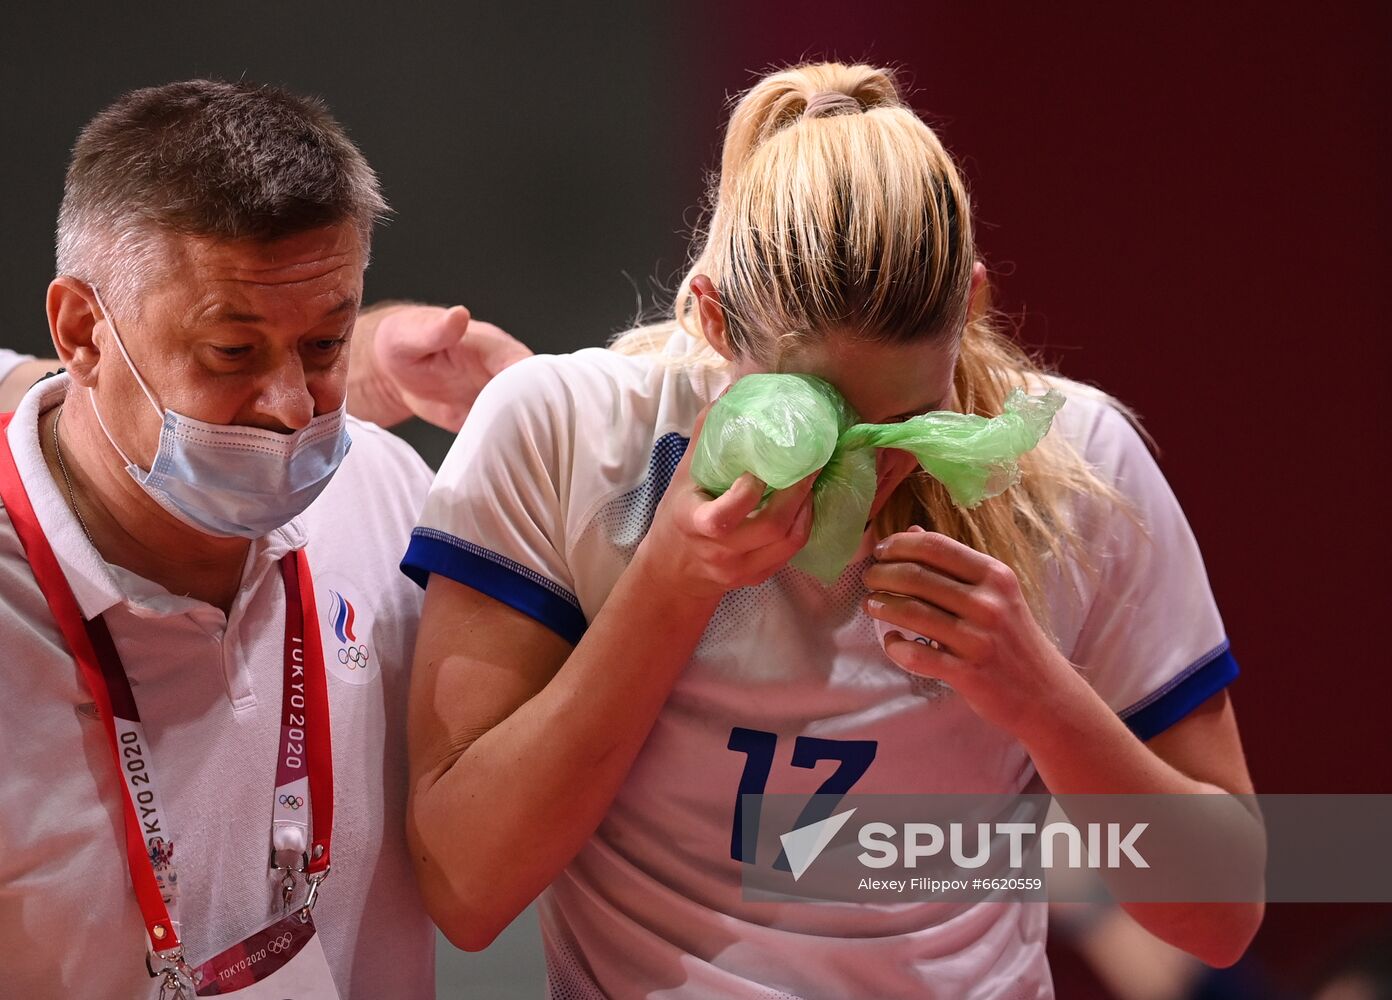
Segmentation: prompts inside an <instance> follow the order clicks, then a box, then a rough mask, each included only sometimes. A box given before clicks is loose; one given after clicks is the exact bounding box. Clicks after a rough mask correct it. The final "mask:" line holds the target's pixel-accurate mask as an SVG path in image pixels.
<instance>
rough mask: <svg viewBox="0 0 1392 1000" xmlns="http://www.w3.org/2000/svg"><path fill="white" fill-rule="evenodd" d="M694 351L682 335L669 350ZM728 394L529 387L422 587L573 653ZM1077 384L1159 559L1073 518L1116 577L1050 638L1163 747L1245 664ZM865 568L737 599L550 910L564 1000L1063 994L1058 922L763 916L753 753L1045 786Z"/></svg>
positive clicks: (1077, 430) (619, 361) (419, 565)
mask: <svg viewBox="0 0 1392 1000" xmlns="http://www.w3.org/2000/svg"><path fill="white" fill-rule="evenodd" d="M691 346H692V341H691V339H690V338H689V337H688V336H687V335H686V334H684V333H677V334H674V335H673V337H672V339H671V341H670V342H669V343H668V345H667V349H666V350H667V353H668V354H670V355H675V356H680V355H682V354H684V353H686V351H687V350H688V349H689V348H690V347H691ZM728 379H729V376H728V375H726V374H724V373H722V372H719V371H709V370H692V369H689V368H688V369H681V368H675V367H672V366H670V365H666V364H663V363H660V362H659V361H657V360H656V359H653V358H633V357H625V356H622V355H619V354H615V353H613V352H611V351H607V350H603V349H590V350H583V351H580V352H578V353H576V354H573V355H568V356H561V357H550V356H544V357H536V358H530V359H528V360H526V361H524V362H522V363H521V364H518V365H516V366H514V367H512V368H509V369H508V370H507V371H505V372H503V373H502V374H501V375H500V376H498V377H497V378H496V379H494V380H493V381H492V382H491V383H490V384H489V385H488V387H487V388H486V389H485V390H484V392H483V393H482V395H481V396H480V397H479V400H478V403H477V405H476V406H475V407H474V409H473V411H472V412H471V414H470V416H469V420H468V422H467V424H466V425H465V427H464V430H463V432H462V433H461V434H460V436H459V439H458V440H457V441H456V442H455V445H454V447H453V449H452V450H451V451H450V453H449V456H448V457H447V458H446V460H445V462H444V465H443V466H442V468H441V470H440V472H439V474H438V476H437V478H436V480H435V485H434V486H433V487H432V489H431V493H430V496H429V499H428V500H427V503H426V508H425V512H424V514H423V516H422V518H421V522H420V525H419V527H417V529H416V531H415V533H414V536H413V538H412V542H411V547H410V550H409V552H408V554H407V556H406V559H405V562H404V564H403V568H405V569H406V571H407V572H408V573H409V574H411V575H412V576H414V577H415V578H417V579H418V580H421V581H424V580H425V579H426V578H427V577H428V575H429V574H430V573H439V574H442V575H445V576H448V577H450V578H452V579H454V580H457V581H460V582H462V583H465V584H468V585H469V586H471V587H474V588H475V589H477V590H479V591H481V592H483V593H486V594H488V595H490V596H492V597H494V598H496V599H497V600H500V601H503V602H504V603H507V604H509V605H511V606H512V607H515V608H517V609H519V610H521V611H523V612H525V613H527V614H528V615H531V616H532V617H534V618H535V619H536V620H538V621H540V622H542V623H543V624H545V625H547V626H549V627H550V628H552V629H554V630H555V631H556V632H557V633H558V634H560V635H561V636H563V637H564V638H566V639H568V640H570V641H571V642H575V641H577V640H578V639H579V637H580V636H581V635H582V634H583V632H584V629H585V627H586V623H587V622H588V621H589V620H592V619H593V618H594V616H595V614H596V613H597V612H598V611H599V609H600V607H601V606H602V605H603V604H604V601H605V599H606V598H607V597H608V595H609V593H610V591H611V590H612V588H613V586H614V584H615V582H616V581H617V580H618V578H619V576H620V575H621V574H622V573H623V572H624V569H625V567H626V566H627V565H628V562H629V560H630V559H631V557H632V555H633V552H634V550H635V548H636V547H637V545H638V543H639V541H640V540H641V539H642V537H643V535H644V533H645V532H646V531H647V529H648V526H649V524H650V523H651V520H652V517H653V513H654V510H655V508H656V506H657V503H658V501H659V499H660V498H661V496H662V494H663V491H664V490H665V488H666V486H667V483H668V481H669V479H670V478H671V475H672V473H673V471H674V469H675V468H676V466H677V464H678V462H679V461H680V459H681V456H682V454H683V452H684V451H685V448H686V446H687V443H688V438H689V435H690V434H691V430H692V427H693V425H694V423H695V419H696V416H697V414H698V413H699V411H700V410H701V408H702V407H703V406H705V405H706V403H707V402H709V401H710V400H711V399H713V398H714V397H715V396H716V395H717V394H718V393H719V392H720V391H721V389H722V388H724V386H725V384H727V382H728ZM1056 384H1057V386H1058V387H1059V388H1060V389H1061V390H1062V391H1063V392H1064V393H1065V394H1066V395H1067V396H1068V401H1067V403H1066V404H1065V406H1064V408H1063V410H1062V411H1061V412H1060V414H1059V416H1058V417H1057V419H1056V421H1055V425H1054V429H1053V431H1052V432H1051V433H1055V434H1063V435H1066V436H1067V437H1068V438H1069V439H1070V440H1071V441H1072V442H1073V443H1074V444H1075V446H1076V447H1077V448H1078V449H1079V450H1080V451H1081V452H1082V454H1084V455H1085V456H1086V458H1087V459H1088V461H1090V462H1091V463H1092V464H1093V465H1095V466H1096V467H1097V468H1098V469H1099V470H1100V471H1101V473H1102V474H1103V475H1104V476H1106V477H1107V478H1108V479H1110V480H1111V481H1113V482H1115V484H1116V485H1117V487H1118V488H1119V489H1120V490H1121V491H1122V493H1124V494H1125V495H1126V496H1127V497H1129V498H1130V499H1131V500H1132V501H1133V502H1134V503H1135V505H1136V507H1137V509H1138V512H1139V514H1140V516H1141V517H1142V518H1143V519H1144V521H1145V523H1146V524H1147V526H1148V528H1149V532H1150V534H1151V537H1152V540H1153V544H1146V543H1144V542H1143V541H1141V539H1140V536H1139V535H1137V533H1136V531H1135V529H1134V526H1133V525H1132V523H1131V522H1130V521H1128V520H1127V519H1126V518H1125V517H1123V516H1121V515H1119V514H1115V513H1113V512H1111V511H1107V510H1100V509H1094V510H1082V511H1079V512H1077V515H1076V516H1078V517H1079V518H1081V519H1082V520H1081V521H1080V522H1079V523H1080V524H1081V525H1082V526H1083V528H1084V530H1086V531H1087V537H1088V538H1089V539H1091V540H1093V541H1094V542H1095V544H1096V546H1097V552H1098V555H1099V556H1100V557H1101V558H1102V561H1103V563H1104V569H1103V571H1102V573H1101V576H1100V578H1099V579H1098V580H1097V582H1096V583H1095V584H1094V585H1088V584H1086V583H1085V582H1084V583H1083V587H1084V592H1083V593H1082V595H1081V600H1079V598H1078V597H1077V596H1074V594H1073V591H1072V590H1071V588H1070V587H1069V586H1068V585H1067V584H1066V583H1065V581H1064V578H1063V576H1062V575H1060V576H1059V578H1058V579H1056V580H1055V581H1054V582H1053V584H1052V586H1051V592H1050V594H1049V602H1048V603H1049V608H1050V615H1051V622H1050V624H1051V626H1052V629H1053V632H1054V634H1055V635H1056V636H1058V639H1059V643H1060V646H1061V649H1062V651H1063V652H1064V653H1065V654H1066V655H1067V656H1068V657H1069V658H1070V660H1071V661H1072V662H1073V663H1074V664H1075V665H1077V667H1078V668H1079V669H1080V670H1082V671H1083V673H1084V675H1085V676H1087V677H1088V679H1089V680H1090V682H1091V683H1092V684H1093V686H1094V688H1095V689H1096V691H1097V692H1098V694H1099V695H1100V696H1101V697H1102V698H1103V699H1104V700H1105V701H1106V703H1107V704H1108V705H1110V706H1111V707H1112V708H1114V709H1115V710H1116V711H1117V712H1118V713H1119V714H1120V715H1121V716H1122V717H1123V718H1125V719H1126V721H1127V722H1128V723H1129V724H1130V725H1131V727H1132V728H1133V729H1134V730H1135V731H1136V732H1137V733H1138V735H1139V736H1140V737H1141V738H1142V739H1147V738H1149V737H1151V736H1153V735H1155V734H1156V733H1157V732H1159V731H1161V730H1162V729H1164V728H1165V727H1166V726H1168V725H1169V724H1171V723H1172V722H1174V721H1175V720H1177V719H1179V718H1180V717H1182V716H1183V715H1185V714H1186V713H1187V712H1188V711H1190V710H1191V709H1192V708H1193V707H1195V706H1196V705H1198V704H1199V703H1200V702H1201V701H1203V700H1204V699H1205V698H1206V697H1208V696H1209V695H1211V694H1213V693H1214V692H1215V691H1217V690H1219V689H1220V688H1222V687H1223V686H1224V685H1225V684H1227V683H1228V682H1229V681H1230V680H1231V679H1232V678H1233V677H1234V676H1235V674H1236V665H1235V663H1234V662H1233V660H1232V658H1231V656H1229V655H1228V654H1227V643H1226V641H1225V638H1224V631H1223V626H1222V622H1221V620H1220V619H1219V616H1218V612H1217V610H1216V608H1215V606H1214V601H1213V597H1212V594H1211V592H1210V589H1209V585H1208V581H1207V578H1206V575H1205V572H1204V568H1203V563H1202V561H1201V559H1200V556H1199V551H1198V548H1197V545H1196V544H1195V542H1194V538H1193V536H1192V533H1191V532H1190V529H1189V526H1188V524H1187V522H1186V521H1185V519H1184V516H1183V514H1182V513H1181V511H1180V509H1179V506H1178V504H1177V503H1176V501H1175V498H1174V496H1173V494H1172V493H1171V491H1170V489H1169V487H1168V486H1167V485H1166V483H1165V480H1164V478H1163V476H1162V475H1161V474H1160V471H1159V469H1158V468H1157V467H1156V464H1155V462H1154V461H1153V459H1152V458H1151V456H1150V454H1149V452H1148V451H1147V450H1146V448H1145V446H1144V443H1143V442H1142V441H1141V440H1140V438H1139V437H1138V436H1137V434H1136V433H1135V431H1134V430H1133V429H1132V427H1131V426H1130V424H1129V423H1128V422H1127V420H1126V419H1125V418H1124V417H1123V416H1122V415H1121V414H1120V413H1118V412H1117V411H1116V410H1115V409H1114V408H1112V407H1111V406H1109V405H1108V404H1107V403H1105V402H1104V401H1103V400H1102V399H1101V398H1100V397H1099V396H1098V395H1097V394H1096V393H1095V391H1091V390H1087V389H1086V388H1085V387H1083V386H1081V385H1077V384H1076V383H1072V382H1068V381H1066V380H1062V379H1060V380H1056ZM861 556H862V558H858V559H857V560H856V561H855V562H853V563H852V564H851V565H850V566H849V567H848V568H847V570H846V571H845V573H843V574H842V576H841V577H840V579H839V580H837V581H836V582H835V583H834V584H832V585H830V586H824V585H822V584H821V583H819V582H818V581H817V580H815V579H814V578H812V577H810V576H807V575H805V574H803V573H801V572H799V571H798V570H796V569H792V568H785V569H783V570H781V571H779V572H778V573H776V574H775V575H774V576H773V577H772V578H770V579H769V580H768V581H767V582H765V583H764V584H762V585H760V586H757V587H748V588H743V589H740V590H735V591H732V592H730V593H729V594H727V595H726V597H725V599H724V600H723V601H722V602H721V603H720V605H719V608H718V609H717V610H716V612H715V614H714V616H713V617H712V619H711V621H710V623H709V625H708V627H707V629H706V631H705V634H704V636H703V637H702V639H701V641H700V644H699V646H698V648H697V649H696V652H695V654H694V655H693V657H692V658H691V660H690V662H689V663H688V665H687V667H686V669H685V671H684V672H683V673H682V674H681V676H680V679H679V680H678V681H677V684H676V686H675V688H674V689H673V691H672V694H671V697H670V698H669V699H668V701H667V703H666V705H665V707H664V708H663V710H662V712H661V714H660V715H659V717H658V719H657V722H656V724H655V725H654V727H653V729H652V734H651V736H650V737H649V738H648V741H647V743H646V744H645V746H644V748H643V750H642V751H641V753H640V754H639V756H638V758H637V760H636V762H635V764H634V766H633V769H632V771H631V772H630V773H629V775H628V777H627V779H626V780H625V782H624V784H623V786H622V787H621V789H620V790H619V793H618V795H617V797H616V798H615V800H614V803H613V806H612V807H611V808H610V810H609V812H608V814H607V816H606V817H605V819H604V821H603V822H602V823H601V825H600V827H599V829H598V830H597V831H596V833H595V834H594V836H593V837H592V838H591V839H590V840H589V841H588V843H587V844H586V845H585V846H584V847H583V848H582V850H581V851H580V853H579V854H578V855H577V856H576V858H575V859H574V861H573V862H572V863H571V864H570V865H569V866H568V867H567V868H566V869H565V871H564V872H563V873H562V874H561V875H560V876H559V877H558V878H557V879H556V881H555V882H554V883H553V884H552V885H551V887H550V888H549V889H548V890H547V892H546V894H545V895H544V897H543V899H542V903H541V920H542V931H543V935H544V940H545V945H546V952H547V962H548V980H549V984H550V989H551V995H552V996H553V997H556V998H563V1000H590V998H594V997H601V996H609V997H650V998H667V997H682V998H688V997H693V998H696V997H698V998H707V997H709V998H716V997H720V998H727V997H737V998H761V1000H765V998H774V997H789V996H792V997H803V998H814V997H815V998H821V997H827V998H832V997H851V996H857V997H881V998H888V997H909V996H913V997H943V998H947V997H952V998H960V997H1007V998H1022V1000H1023V998H1036V997H1048V996H1052V994H1053V987H1052V982H1051V979H1050V976H1049V970H1048V964H1047V961H1046V958H1045V953H1044V944H1045V930H1046V918H1047V911H1046V904H1043V903H1020V902H1010V903H1003V902H985V903H978V904H962V905H960V906H957V907H955V908H951V907H950V908H948V909H949V910H950V911H951V912H950V913H949V914H948V915H947V916H944V911H943V908H942V907H941V905H934V904H923V905H919V904H905V905H893V906H885V905H873V906H871V905H859V904H848V903H836V904H833V903H794V904H788V903H781V904H780V903H768V902H752V901H746V900H744V899H743V898H742V897H741V878H740V874H741V862H740V861H737V860H735V859H734V858H733V857H732V854H733V853H735V850H734V847H733V845H732V823H733V821H734V820H733V817H734V809H735V804H736V796H737V794H738V790H739V788H740V784H741V779H742V776H743V775H744V773H745V768H746V764H747V763H748V762H749V760H750V759H751V755H752V751H751V749H750V748H751V747H754V746H759V747H763V748H771V759H770V767H769V772H768V779H767V782H766V784H765V786H764V790H765V791H766V792H769V793H788V794H811V793H813V792H815V791H816V790H817V788H818V786H819V785H820V784H821V783H822V782H823V781H824V780H825V779H826V777H827V776H828V774H829V773H830V772H831V771H833V770H835V769H836V767H837V766H838V763H837V761H836V760H834V759H825V758H823V759H822V760H820V761H819V762H816V763H815V764H814V765H813V766H811V767H808V766H805V765H806V763H807V762H806V760H803V761H801V762H800V763H801V764H802V765H803V766H794V763H793V755H794V750H795V746H796V745H797V743H798V741H799V739H803V738H807V739H811V738H819V739H821V740H825V741H872V742H873V744H874V748H875V752H874V754H873V760H872V761H871V762H870V763H869V766H868V767H866V768H865V770H864V773H863V774H862V775H861V776H860V777H859V779H858V780H857V781H856V782H855V784H854V786H853V788H852V789H851V791H852V792H854V793H857V794H859V793H896V794H905V793H941V792H972V793H1016V792H1019V791H1020V790H1021V789H1023V788H1024V787H1025V786H1026V785H1027V784H1028V783H1029V782H1030V780H1031V778H1032V777H1034V769H1033V766H1032V764H1031V762H1030V759H1029V757H1028V756H1027V754H1026V752H1025V750H1024V748H1023V747H1022V746H1021V745H1020V744H1019V743H1018V742H1017V741H1016V740H1015V739H1013V738H1012V737H1011V736H1010V735H1009V734H1007V733H1006V732H1004V731H1002V730H1000V729H998V728H996V727H995V726H993V725H991V724H989V723H987V722H985V721H983V720H982V719H981V718H979V717H978V716H977V715H976V714H975V713H974V712H972V710H971V709H970V708H969V707H968V706H967V704H966V703H965V701H964V700H963V699H962V698H960V697H959V696H957V695H956V694H955V693H953V692H952V691H951V690H950V689H948V688H946V687H944V686H943V685H942V684H940V683H938V682H937V681H935V680H931V679H924V678H916V677H914V676H912V675H910V674H908V673H906V672H905V671H903V670H901V669H899V668H898V667H897V666H895V665H894V664H893V663H892V662H891V661H890V660H889V659H888V658H887V656H886V655H885V653H884V651H883V649H882V647H881V646H880V644H879V642H878V641H877V638H876V634H875V629H874V626H873V624H872V619H870V618H869V617H868V616H867V615H866V614H865V613H864V612H863V611H862V609H861V600H862V598H863V597H864V595H865V593H866V590H865V587H864V586H863V584H862V583H861V575H862V573H863V572H864V571H865V569H866V568H867V566H868V558H864V557H867V556H868V545H867V546H862V550H861ZM634 655H638V656H641V655H642V652H641V650H635V652H634ZM818 745H819V746H825V745H826V744H818ZM760 752H768V751H767V750H765V751H760ZM460 835H461V836H465V837H467V836H468V829H467V823H466V826H465V828H464V829H461V831H460ZM764 863H771V859H764Z"/></svg>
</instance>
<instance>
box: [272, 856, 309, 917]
mask: <svg viewBox="0 0 1392 1000" xmlns="http://www.w3.org/2000/svg"><path fill="white" fill-rule="evenodd" d="M292 853H294V852H292V851H277V850H276V849H275V848H274V847H272V848H271V860H270V867H271V873H272V874H275V873H276V872H284V873H285V877H284V878H282V879H281V880H280V901H281V905H282V906H284V907H285V912H286V913H289V912H290V901H291V900H292V899H294V898H295V876H296V875H303V874H304V873H305V872H306V871H308V870H309V853H308V852H307V851H301V852H300V864H299V867H296V866H295V863H294V862H293V861H289V860H288V858H287V859H286V863H285V864H281V858H282V856H284V855H289V854H292Z"/></svg>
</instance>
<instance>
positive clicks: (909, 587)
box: [861, 562, 976, 618]
mask: <svg viewBox="0 0 1392 1000" xmlns="http://www.w3.org/2000/svg"><path fill="white" fill-rule="evenodd" d="M861 579H862V580H863V581H864V583H865V586H866V587H867V588H869V589H870V590H879V591H885V592H887V593H891V594H905V595H907V596H909V597H916V598H919V599H920V600H924V601H927V602H929V603H930V604H936V605H937V606H938V607H940V608H944V609H946V610H948V611H950V612H952V613H953V614H954V615H956V616H957V617H959V618H966V617H969V616H970V613H971V610H972V605H973V602H974V600H975V597H976V594H975V590H974V588H972V586H971V585H969V584H965V583H963V582H962V581H960V580H958V579H955V578H954V577H951V576H946V575H944V574H943V573H941V572H939V571H938V570H936V569H933V568H932V567H929V566H924V565H922V564H920V563H916V562H878V563H875V564H874V565H872V566H871V567H870V568H869V569H868V570H866V571H865V574H864V576H863V577H862V578H861Z"/></svg>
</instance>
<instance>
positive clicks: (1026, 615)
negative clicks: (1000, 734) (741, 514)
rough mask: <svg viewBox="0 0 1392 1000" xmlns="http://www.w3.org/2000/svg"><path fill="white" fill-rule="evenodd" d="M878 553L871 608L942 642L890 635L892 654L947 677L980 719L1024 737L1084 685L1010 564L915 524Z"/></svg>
mask: <svg viewBox="0 0 1392 1000" xmlns="http://www.w3.org/2000/svg"><path fill="white" fill-rule="evenodd" d="M875 559H876V562H875V564H874V565H873V566H871V567H870V569H868V570H867V571H866V573H865V577H864V580H865V585H866V586H867V587H869V588H870V590H871V593H870V594H869V595H868V596H867V597H866V598H865V609H866V613H868V614H869V615H870V616H871V617H872V618H876V619H878V620H880V621H882V622H885V623H886V624H888V625H897V626H899V627H901V628H904V629H908V630H911V631H914V632H917V633H919V634H920V635H922V636H924V637H925V638H927V639H930V640H932V641H933V642H934V643H936V646H932V645H924V644H922V643H919V642H914V641H912V640H909V639H906V638H904V637H903V636H902V635H900V634H899V633H897V632H890V633H888V634H887V635H886V637H885V652H886V653H888V654H889V658H890V659H892V660H893V661H894V662H895V663H896V664H898V665H899V666H900V667H903V668H904V669H905V670H907V671H909V672H910V673H913V674H920V675H922V676H925V677H937V678H939V679H941V680H943V681H946V682H947V683H948V684H950V685H952V687H953V689H954V690H955V691H957V692H958V693H959V694H960V695H962V697H964V698H966V699H967V702H968V703H969V704H970V705H971V707H972V709H973V710H974V711H975V712H976V713H977V714H978V715H980V716H981V717H982V718H984V719H986V720H988V721H989V722H992V723H994V724H995V725H997V726H999V727H1001V728H1002V729H1004V730H1006V731H1007V732H1011V733H1016V734H1017V735H1018V734H1019V731H1020V730H1021V728H1022V727H1023V726H1025V725H1027V724H1028V721H1029V720H1030V719H1031V718H1032V717H1037V715H1038V713H1039V712H1040V711H1041V710H1042V711H1047V710H1048V706H1049V705H1050V704H1051V703H1054V702H1055V701H1056V700H1057V699H1058V698H1059V697H1060V696H1067V692H1070V691H1072V690H1073V686H1074V685H1075V684H1077V683H1079V681H1080V678H1079V677H1078V675H1077V673H1076V671H1075V670H1074V669H1073V666H1072V665H1071V664H1070V663H1069V662H1068V660H1067V659H1065V658H1064V656H1063V654H1062V653H1060V652H1059V651H1058V649H1056V648H1055V647H1054V645H1053V643H1052V642H1050V641H1049V638H1048V636H1046V635H1045V634H1044V630H1043V629H1042V628H1040V626H1039V623H1038V622H1036V621H1035V619H1034V615H1033V614H1031V612H1030V609H1029V605H1028V604H1026V602H1025V598H1024V594H1023V593H1021V591H1020V583H1019V581H1018V580H1017V579H1016V577H1015V573H1014V571H1013V570H1011V568H1010V567H1009V566H1007V565H1005V563H1002V562H1000V561H999V560H996V559H993V558H991V557H990V556H988V555H984V554H982V553H980V552H977V551H976V550H975V549H972V548H970V547H968V546H966V545H963V544H962V543H961V542H958V541H955V540H953V539H951V538H948V537H947V536H946V535H941V534H938V533H937V532H932V531H925V530H923V529H922V528H920V527H918V526H917V525H915V526H914V527H912V528H910V529H909V530H908V531H904V532H900V533H898V534H894V535H890V536H889V537H888V538H886V539H884V540H883V541H882V542H880V543H879V545H877V546H876V547H875Z"/></svg>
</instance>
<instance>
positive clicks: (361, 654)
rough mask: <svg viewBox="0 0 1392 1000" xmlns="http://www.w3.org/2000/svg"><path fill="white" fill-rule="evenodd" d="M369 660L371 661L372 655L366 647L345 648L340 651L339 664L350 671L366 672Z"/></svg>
mask: <svg viewBox="0 0 1392 1000" xmlns="http://www.w3.org/2000/svg"><path fill="white" fill-rule="evenodd" d="M369 659H371V654H369V653H368V651H367V646H365V645H364V646H343V647H340V648H339V651H338V662H339V663H342V664H343V665H344V666H345V667H347V668H348V669H349V670H366V669H367V661H368V660H369Z"/></svg>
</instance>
